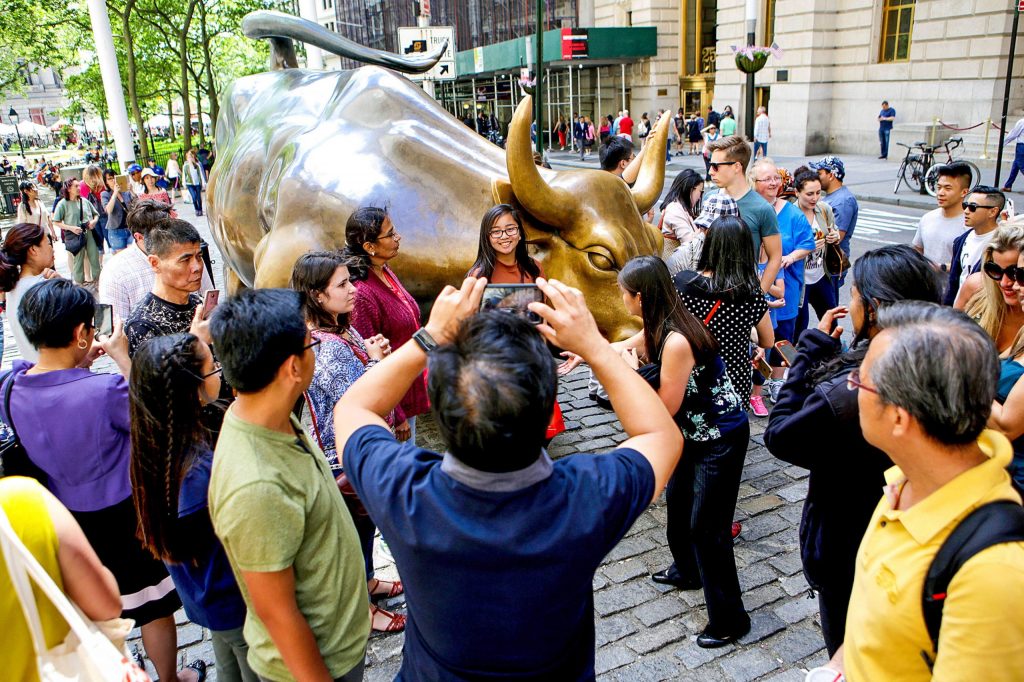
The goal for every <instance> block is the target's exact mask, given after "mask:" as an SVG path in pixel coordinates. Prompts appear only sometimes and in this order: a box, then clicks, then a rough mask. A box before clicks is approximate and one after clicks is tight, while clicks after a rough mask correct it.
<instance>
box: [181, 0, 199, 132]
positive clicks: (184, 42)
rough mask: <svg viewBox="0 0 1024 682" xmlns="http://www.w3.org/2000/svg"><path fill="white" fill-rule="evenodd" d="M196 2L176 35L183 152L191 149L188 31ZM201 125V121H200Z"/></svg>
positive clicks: (189, 6)
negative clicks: (179, 66) (183, 122)
mask: <svg viewBox="0 0 1024 682" xmlns="http://www.w3.org/2000/svg"><path fill="white" fill-rule="evenodd" d="M197 2H198V0H191V1H190V2H189V4H188V13H187V14H186V15H185V23H184V25H183V26H182V27H181V31H180V32H179V33H178V58H179V59H180V60H181V105H182V115H183V117H184V119H185V126H184V128H183V132H182V135H181V138H182V142H183V143H184V146H185V151H188V150H189V149H191V148H192V105H191V103H190V102H189V101H188V29H189V26H190V25H191V24H192V15H193V14H194V13H195V11H196V3H197ZM200 123H202V121H200Z"/></svg>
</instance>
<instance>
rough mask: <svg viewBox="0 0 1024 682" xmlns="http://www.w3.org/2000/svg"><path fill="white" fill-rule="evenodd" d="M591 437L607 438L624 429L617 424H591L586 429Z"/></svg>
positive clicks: (585, 431)
mask: <svg viewBox="0 0 1024 682" xmlns="http://www.w3.org/2000/svg"><path fill="white" fill-rule="evenodd" d="M584 433H586V434H587V435H588V436H590V437H591V438H607V437H609V436H614V435H615V434H617V433H622V429H621V428H619V425H618V424H617V423H616V424H601V425H600V426H590V427H587V428H586V429H585V430H584Z"/></svg>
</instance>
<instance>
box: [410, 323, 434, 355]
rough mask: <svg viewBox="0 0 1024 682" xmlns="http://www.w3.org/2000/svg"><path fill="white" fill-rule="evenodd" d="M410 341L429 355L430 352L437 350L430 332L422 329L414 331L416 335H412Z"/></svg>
mask: <svg viewBox="0 0 1024 682" xmlns="http://www.w3.org/2000/svg"><path fill="white" fill-rule="evenodd" d="M412 340H413V341H415V342H416V343H417V344H418V345H419V347H420V348H422V349H423V352H424V353H430V351H432V350H434V349H435V348H437V341H435V340H434V337H433V336H431V335H430V332H428V331H427V330H426V329H425V328H423V327H420V328H419V329H417V330H416V333H415V334H413V335H412Z"/></svg>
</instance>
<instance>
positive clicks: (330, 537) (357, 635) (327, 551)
mask: <svg viewBox="0 0 1024 682" xmlns="http://www.w3.org/2000/svg"><path fill="white" fill-rule="evenodd" d="M210 331H211V334H212V336H213V340H214V344H215V347H216V348H217V357H218V358H219V359H220V361H221V364H222V366H223V371H224V378H225V379H226V380H227V381H228V382H229V383H230V384H231V386H232V387H234V388H235V390H236V391H237V394H238V397H237V399H236V400H235V402H234V403H233V404H232V405H231V407H230V408H229V409H228V411H227V414H226V415H225V417H224V425H223V427H222V429H221V432H220V437H219V439H218V440H217V447H216V449H215V450H214V457H213V469H212V472H211V476H210V493H209V500H210V517H211V519H212V520H213V526H214V530H215V531H216V533H217V537H219V538H220V540H221V542H222V543H223V545H224V549H225V550H226V552H227V555H228V560H229V561H230V562H231V568H232V570H233V571H234V573H235V576H236V577H237V578H238V585H239V587H240V588H241V591H242V596H243V597H244V599H245V604H246V606H247V607H248V609H249V612H248V614H247V616H246V619H245V628H244V634H245V641H246V642H248V643H249V656H248V660H249V664H250V665H251V666H252V668H253V670H254V671H255V672H256V673H257V674H258V675H259V676H260V677H262V678H264V679H267V680H275V681H286V680H289V681H290V680H294V679H301V680H313V679H317V680H344V681H345V682H354V681H357V680H361V679H362V676H363V657H364V655H365V652H366V640H367V637H368V635H369V633H370V614H369V608H368V597H367V591H366V574H365V569H364V566H363V556H362V551H361V550H360V546H359V537H358V536H357V535H356V529H355V526H354V525H353V523H352V517H351V515H350V514H349V512H348V509H346V507H345V503H344V501H343V500H342V496H341V494H340V493H339V492H338V486H337V484H336V483H335V480H334V477H333V476H332V475H331V470H330V467H328V465H327V459H326V458H325V457H324V455H323V453H322V452H321V451H320V448H318V447H317V446H316V445H314V444H313V442H312V441H311V440H310V438H309V436H308V435H307V434H306V432H305V430H304V429H303V428H302V425H301V424H300V423H299V421H298V420H297V419H296V418H295V417H294V416H293V415H292V407H293V406H294V405H295V403H296V401H297V400H298V399H299V397H300V396H301V395H302V394H303V392H304V391H305V390H306V388H307V387H308V386H309V383H310V380H311V379H312V378H313V368H314V365H315V357H314V355H313V350H312V348H313V346H314V345H315V344H314V343H312V342H311V341H310V336H309V332H308V331H307V329H306V325H305V322H304V320H303V317H302V313H301V312H300V308H299V297H298V294H297V293H295V292H294V291H289V290H284V289H255V290H253V289H250V290H246V291H243V292H242V293H240V294H239V295H237V296H235V297H233V298H231V299H229V300H228V301H227V302H225V303H222V304H221V305H220V306H219V307H218V308H217V310H216V312H215V313H214V315H213V319H212V320H211V323H210Z"/></svg>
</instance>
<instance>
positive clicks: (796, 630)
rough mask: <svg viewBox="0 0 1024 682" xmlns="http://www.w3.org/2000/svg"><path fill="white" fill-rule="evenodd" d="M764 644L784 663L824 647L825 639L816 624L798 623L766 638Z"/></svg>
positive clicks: (799, 658)
mask: <svg viewBox="0 0 1024 682" xmlns="http://www.w3.org/2000/svg"><path fill="white" fill-rule="evenodd" d="M764 645H765V646H767V647H768V648H769V649H770V650H771V651H773V652H775V655H776V656H777V657H778V658H781V659H782V660H783V661H785V662H786V663H796V662H797V661H799V660H801V659H804V658H807V657H808V656H813V655H814V654H816V653H818V652H819V651H821V650H822V649H824V648H825V640H824V638H823V637H822V634H821V629H820V628H818V627H817V626H815V625H810V624H805V623H798V624H797V625H791V626H789V627H788V628H786V629H785V630H784V631H783V632H780V633H779V634H778V635H776V636H774V637H772V638H771V639H770V640H766V641H765V642H764Z"/></svg>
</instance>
